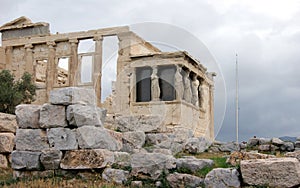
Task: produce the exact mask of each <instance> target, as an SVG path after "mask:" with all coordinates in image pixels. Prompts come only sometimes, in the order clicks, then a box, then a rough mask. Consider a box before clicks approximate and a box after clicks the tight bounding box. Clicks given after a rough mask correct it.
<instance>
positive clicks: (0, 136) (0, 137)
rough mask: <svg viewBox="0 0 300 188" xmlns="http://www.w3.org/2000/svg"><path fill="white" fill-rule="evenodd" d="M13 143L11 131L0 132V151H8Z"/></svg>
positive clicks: (12, 147) (13, 136) (11, 148)
mask: <svg viewBox="0 0 300 188" xmlns="http://www.w3.org/2000/svg"><path fill="white" fill-rule="evenodd" d="M14 145H15V135H14V134H13V133H0V153H10V152H12V151H13V149H14Z"/></svg>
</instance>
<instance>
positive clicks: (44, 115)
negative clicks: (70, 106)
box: [39, 104, 68, 128]
mask: <svg viewBox="0 0 300 188" xmlns="http://www.w3.org/2000/svg"><path fill="white" fill-rule="evenodd" d="M39 123H40V127H41V128H56V127H66V126H68V124H67V121H66V109H65V106H59V105H51V104H44V105H43V106H42V107H41V109H40V121H39Z"/></svg>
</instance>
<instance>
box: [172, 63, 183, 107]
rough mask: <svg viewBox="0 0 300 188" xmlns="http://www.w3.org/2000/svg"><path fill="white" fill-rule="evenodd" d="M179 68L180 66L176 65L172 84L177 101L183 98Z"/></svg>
mask: <svg viewBox="0 0 300 188" xmlns="http://www.w3.org/2000/svg"><path fill="white" fill-rule="evenodd" d="M181 70H182V68H181V67H180V66H179V65H176V72H175V79H174V81H175V83H174V84H175V90H176V99H177V100H179V101H180V100H182V99H183V93H184V87H183V82H182V75H181Z"/></svg>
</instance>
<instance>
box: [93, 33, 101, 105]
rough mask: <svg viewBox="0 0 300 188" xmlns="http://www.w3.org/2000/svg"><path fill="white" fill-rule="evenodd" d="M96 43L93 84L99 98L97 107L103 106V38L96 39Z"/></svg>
mask: <svg viewBox="0 0 300 188" xmlns="http://www.w3.org/2000/svg"><path fill="white" fill-rule="evenodd" d="M94 41H95V56H94V65H93V66H94V67H93V76H92V78H93V84H94V89H95V92H96V97H97V105H98V106H100V105H101V77H102V42H103V37H102V36H97V37H94Z"/></svg>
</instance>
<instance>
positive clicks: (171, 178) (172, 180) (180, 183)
mask: <svg viewBox="0 0 300 188" xmlns="http://www.w3.org/2000/svg"><path fill="white" fill-rule="evenodd" d="M167 181H168V182H169V184H170V186H171V187H172V188H181V187H201V185H203V179H202V178H199V177H197V176H193V175H190V174H180V173H177V172H175V173H174V174H169V175H168V176H167Z"/></svg>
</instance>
